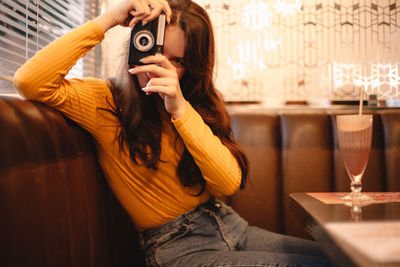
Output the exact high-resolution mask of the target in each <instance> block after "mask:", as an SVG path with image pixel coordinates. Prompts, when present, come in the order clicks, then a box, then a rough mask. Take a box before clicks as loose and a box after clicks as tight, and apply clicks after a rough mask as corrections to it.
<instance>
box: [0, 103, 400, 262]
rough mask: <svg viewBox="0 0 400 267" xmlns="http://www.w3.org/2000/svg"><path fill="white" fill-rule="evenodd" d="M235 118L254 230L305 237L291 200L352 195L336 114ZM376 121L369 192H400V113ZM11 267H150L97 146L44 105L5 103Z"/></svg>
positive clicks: (2, 136) (1, 132)
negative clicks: (316, 194)
mask: <svg viewBox="0 0 400 267" xmlns="http://www.w3.org/2000/svg"><path fill="white" fill-rule="evenodd" d="M342 112H349V111H334V112H333V111H325V110H317V111H311V112H309V111H298V110H297V111H290V110H289V111H288V110H263V111H251V110H250V111H249V110H242V111H235V112H231V118H232V126H233V131H234V134H235V136H236V138H237V140H238V142H239V143H240V144H241V145H242V146H243V147H244V148H245V149H246V151H247V154H248V157H249V159H250V164H251V171H250V184H249V185H248V186H247V188H246V189H245V190H244V191H239V192H237V193H236V194H235V195H233V196H232V197H230V198H228V199H227V200H226V201H227V202H228V203H229V204H231V205H232V206H233V207H234V208H235V209H236V210H237V211H238V212H239V213H240V214H241V215H242V216H244V217H245V218H246V219H247V220H249V222H250V223H252V224H253V225H257V226H260V227H263V228H266V229H269V230H273V231H277V232H280V233H285V234H291V235H296V236H305V237H308V236H307V235H306V234H305V231H304V230H303V228H302V226H301V225H300V224H299V223H298V222H297V220H296V219H295V218H294V217H293V216H292V215H291V214H290V212H289V207H288V194H289V193H291V192H311V191H348V190H349V180H348V178H347V174H346V172H345V169H344V166H343V163H342V162H341V157H340V154H339V153H338V148H337V140H336V133H335V120H334V114H335V113H342ZM369 112H372V113H373V114H374V132H373V134H374V138H373V148H372V151H371V156H370V161H369V164H368V167H367V170H366V175H365V180H364V181H365V183H364V184H365V186H364V190H365V191H400V179H399V175H398V174H399V173H400V110H385V111H369ZM0 148H1V150H0V151H1V152H0V210H1V220H0V237H1V238H0V259H1V265H2V266H96V267H97V266H100V267H101V266H143V265H144V260H143V254H142V252H141V250H140V246H139V243H138V239H137V233H136V231H135V230H134V227H133V225H132V223H131V221H130V219H129V217H128V216H127V214H126V213H125V212H124V210H123V209H122V208H121V206H120V205H119V203H118V202H117V200H116V199H115V197H114V196H113V194H112V193H111V191H110V190H109V188H108V186H107V183H106V181H105V179H104V177H103V174H102V171H101V169H100V167H99V165H98V163H97V161H96V151H95V148H94V145H93V140H92V138H91V136H90V135H89V134H88V133H87V132H85V131H84V130H83V129H81V128H80V127H79V126H77V125H76V124H75V123H73V122H72V121H70V120H68V119H66V118H65V117H63V116H62V115H61V114H60V113H59V112H57V111H55V110H54V109H51V108H49V107H47V106H45V105H42V104H39V103H35V102H31V101H26V100H21V99H18V98H11V97H4V96H0Z"/></svg>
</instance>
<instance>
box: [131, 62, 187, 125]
mask: <svg viewBox="0 0 400 267" xmlns="http://www.w3.org/2000/svg"><path fill="white" fill-rule="evenodd" d="M142 62H143V63H145V64H149V65H143V66H137V67H135V68H133V69H130V70H129V72H130V73H131V74H136V75H137V74H140V73H143V74H144V73H146V74H147V75H148V76H149V77H150V78H151V79H150V80H149V82H148V83H147V85H146V86H145V87H144V88H142V90H143V91H144V92H146V94H151V93H158V94H159V95H160V97H161V98H162V99H163V100H164V105H165V109H166V110H167V112H168V113H169V114H171V115H172V117H173V118H174V119H178V118H180V117H181V116H182V115H183V114H184V113H185V110H186V100H185V98H184V97H183V95H182V91H181V87H180V85H179V77H178V73H177V71H176V68H175V67H174V66H173V65H172V63H171V62H170V61H169V60H168V59H167V58H166V57H165V56H163V55H155V56H148V57H146V58H143V59H142Z"/></svg>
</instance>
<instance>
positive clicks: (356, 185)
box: [350, 181, 362, 195]
mask: <svg viewBox="0 0 400 267" xmlns="http://www.w3.org/2000/svg"><path fill="white" fill-rule="evenodd" d="M350 188H351V192H352V194H354V195H358V194H360V192H361V189H362V184H361V182H353V181H352V182H351V187H350Z"/></svg>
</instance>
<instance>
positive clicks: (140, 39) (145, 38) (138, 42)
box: [133, 30, 154, 52]
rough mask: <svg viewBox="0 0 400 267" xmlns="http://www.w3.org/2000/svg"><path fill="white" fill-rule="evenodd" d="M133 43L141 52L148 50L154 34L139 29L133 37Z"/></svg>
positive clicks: (152, 43)
mask: <svg viewBox="0 0 400 267" xmlns="http://www.w3.org/2000/svg"><path fill="white" fill-rule="evenodd" d="M133 44H134V46H135V48H136V49H137V50H139V51H141V52H146V51H149V50H150V49H152V48H153V46H154V36H153V34H152V33H151V32H150V31H147V30H144V31H139V32H137V33H136V34H135V36H134V38H133Z"/></svg>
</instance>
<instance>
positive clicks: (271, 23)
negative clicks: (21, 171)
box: [103, 0, 400, 105]
mask: <svg viewBox="0 0 400 267" xmlns="http://www.w3.org/2000/svg"><path fill="white" fill-rule="evenodd" d="M117 1H118V0H108V1H104V2H103V10H106V9H107V8H109V6H110V5H111V4H112V3H114V2H117ZM196 2H197V3H199V4H200V5H202V6H203V7H204V8H205V9H206V10H207V12H208V13H209V14H210V17H211V19H212V23H213V26H214V30H215V37H216V43H217V47H216V49H217V56H218V58H217V67H216V70H215V73H216V85H217V88H218V89H219V90H220V91H221V92H222V94H223V96H224V98H225V100H226V101H229V102H237V101H239V102H249V101H251V102H253V101H256V102H261V103H263V104H266V105H274V104H280V103H283V102H286V101H299V100H300V101H304V100H305V101H317V102H318V101H321V100H322V101H323V100H327V99H328V100H351V99H357V98H358V97H359V93H360V90H365V91H366V92H367V93H369V94H376V95H377V96H378V99H380V100H384V99H398V98H399V96H400V92H399V83H400V78H399V71H400V63H399V62H400V46H399V30H400V2H399V1H396V0H359V1H357V0H354V1H349V0H324V1H322V0H302V1H299V0H280V1H279V0H264V1H261V0H235V1H232V0H197V1H196ZM128 35H129V29H126V28H125V29H123V28H121V27H118V28H114V29H112V30H111V31H110V32H108V33H107V38H106V40H105V42H104V43H103V48H104V49H103V51H104V52H103V60H104V61H105V62H106V63H108V64H104V67H103V73H104V74H105V75H106V76H113V75H115V73H116V71H117V69H118V63H117V62H119V61H118V60H116V59H118V58H119V57H120V54H121V53H122V52H121V51H122V50H121V47H126V45H122V41H121V40H124V39H125V40H126V38H127V36H128Z"/></svg>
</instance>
